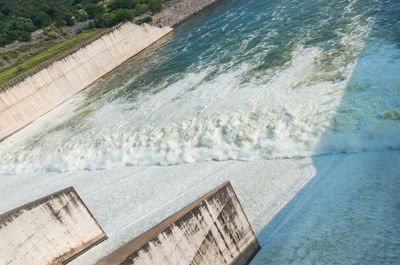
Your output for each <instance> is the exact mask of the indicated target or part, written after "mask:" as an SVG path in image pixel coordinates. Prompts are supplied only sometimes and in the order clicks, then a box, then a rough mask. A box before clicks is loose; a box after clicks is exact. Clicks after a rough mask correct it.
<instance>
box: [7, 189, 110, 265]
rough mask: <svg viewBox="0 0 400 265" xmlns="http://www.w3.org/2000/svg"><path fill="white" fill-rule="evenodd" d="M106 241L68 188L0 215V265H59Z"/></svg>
mask: <svg viewBox="0 0 400 265" xmlns="http://www.w3.org/2000/svg"><path fill="white" fill-rule="evenodd" d="M105 238H106V235H105V234H104V232H103V230H102V229H101V228H100V226H99V225H98V224H97V222H96V220H94V218H93V217H92V215H91V214H90V212H89V211H88V210H87V208H86V206H85V205H84V204H83V202H82V201H81V200H80V198H79V197H78V195H77V194H76V192H75V190H74V189H73V188H68V189H65V190H62V191H59V192H56V193H54V194H52V195H50V196H47V197H45V198H42V199H40V200H38V201H35V202H32V203H29V204H27V205H24V206H22V207H20V208H17V209H15V210H12V211H10V212H7V213H5V214H3V215H0V264H4V265H21V264H24V265H30V264H32V265H42V264H61V262H62V261H65V260H67V259H68V258H70V257H72V256H74V255H76V254H77V253H79V252H81V251H82V250H84V249H86V248H88V247H90V246H91V245H93V244H94V243H96V242H98V241H101V240H103V239H105Z"/></svg>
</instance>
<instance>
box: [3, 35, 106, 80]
mask: <svg viewBox="0 0 400 265" xmlns="http://www.w3.org/2000/svg"><path fill="white" fill-rule="evenodd" d="M102 30H104V29H97V28H93V29H88V30H84V31H82V32H81V33H79V34H77V35H76V36H74V37H72V38H71V39H69V40H66V41H63V42H59V43H54V44H53V45H50V46H49V48H47V49H46V50H44V51H41V52H39V53H38V54H35V55H33V56H29V57H28V58H24V60H23V62H21V63H20V64H18V65H15V66H11V67H8V68H4V69H2V70H1V71H0V86H1V85H3V84H4V83H6V82H8V81H10V80H12V79H14V78H16V77H17V76H19V75H21V74H23V73H24V72H26V71H28V70H30V69H32V68H34V67H36V66H38V65H40V64H41V63H43V62H45V61H47V60H50V59H52V58H54V57H55V56H57V55H59V54H60V53H62V52H64V51H66V50H68V49H71V48H73V47H75V46H76V45H78V44H80V43H81V42H83V41H85V40H88V39H90V38H92V37H94V36H96V35H97V34H99V33H100V32H101V31H102Z"/></svg>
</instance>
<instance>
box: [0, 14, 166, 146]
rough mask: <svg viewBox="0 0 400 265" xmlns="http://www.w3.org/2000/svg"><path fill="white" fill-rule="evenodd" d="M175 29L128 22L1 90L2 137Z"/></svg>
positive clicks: (13, 131) (0, 134)
mask: <svg viewBox="0 0 400 265" xmlns="http://www.w3.org/2000/svg"><path fill="white" fill-rule="evenodd" d="M171 31H172V28H169V27H163V28H159V27H154V26H150V25H147V24H143V25H141V26H138V25H135V24H133V23H130V22H128V23H125V24H122V25H120V26H119V27H117V28H116V29H114V30H113V31H111V32H109V33H108V34H105V35H103V36H101V37H100V38H98V39H97V40H95V41H93V42H91V43H89V44H88V45H86V46H85V47H83V48H81V49H79V50H77V51H76V52H74V53H72V54H70V55H68V56H66V57H65V58H63V59H61V60H59V61H55V62H53V63H52V64H50V66H48V67H46V68H44V69H42V70H41V71H39V72H38V73H36V74H34V75H32V76H29V77H27V78H26V79H25V80H23V81H22V82H19V83H17V84H16V85H14V86H12V87H9V88H7V89H6V90H5V91H1V92H0V140H2V139H4V138H6V137H7V136H9V135H11V134H13V133H15V132H16V131H18V130H20V129H22V128H23V127H25V126H26V125H28V124H30V123H31V122H33V121H34V120H36V119H37V118H39V117H41V116H42V115H43V114H45V113H47V112H49V111H50V110H52V109H54V108H55V107H56V106H58V105H60V104H61V103H63V102H65V101H66V100H67V99H69V98H70V97H72V96H73V95H75V94H76V93H78V92H80V91H81V90H83V89H84V88H86V87H87V86H88V85H90V84H92V83H93V82H94V81H96V80H97V79H99V78H100V77H102V76H103V75H105V74H106V73H108V72H109V71H111V70H112V69H114V68H115V67H117V66H118V65H120V64H121V63H123V62H124V61H126V60H127V59H129V58H130V57H132V56H133V55H135V54H137V53H139V52H140V51H142V50H143V49H145V48H147V47H148V46H149V45H151V44H152V43H154V42H155V41H157V40H158V39H160V38H161V37H163V36H165V35H166V34H168V33H169V32H171Z"/></svg>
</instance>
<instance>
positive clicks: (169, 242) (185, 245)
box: [97, 182, 260, 265]
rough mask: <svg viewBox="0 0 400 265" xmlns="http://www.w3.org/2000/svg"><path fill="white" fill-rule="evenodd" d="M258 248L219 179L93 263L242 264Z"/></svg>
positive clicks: (231, 194)
mask: <svg viewBox="0 0 400 265" xmlns="http://www.w3.org/2000/svg"><path fill="white" fill-rule="evenodd" d="M259 249H260V245H259V244H258V241H257V239H256V237H255V234H254V232H253V230H252V228H251V226H250V224H249V222H248V220H247V218H246V215H245V213H244V212H243V209H242V207H241V206H240V203H239V200H238V198H237V197H236V194H235V192H234V190H233V188H232V185H231V184H230V183H229V182H225V183H224V184H222V185H220V186H218V187H217V188H215V189H214V190H212V191H210V192H209V193H207V194H206V195H204V196H202V197H200V198H199V199H197V200H196V201H194V202H192V203H190V204H189V205H187V206H186V207H185V208H183V209H182V210H180V211H178V212H177V213H175V214H173V215H172V216H170V217H168V218H167V219H165V220H164V221H162V222H161V223H159V224H158V225H156V226H154V227H153V228H151V229H150V230H148V231H146V232H145V233H143V234H142V235H140V236H138V237H137V238H135V239H134V240H132V241H130V242H128V243H127V244H125V245H124V246H122V247H121V248H119V249H117V250H116V251H115V252H113V253H111V254H110V255H108V256H106V257H104V258H103V259H101V260H100V261H99V262H98V263H97V265H131V264H135V265H139V264H160V265H161V264H165V265H188V264H193V265H195V264H197V265H200V264H202V265H206V264H219V265H245V264H248V263H249V262H250V260H251V258H252V257H253V256H254V255H255V253H257V251H258V250H259Z"/></svg>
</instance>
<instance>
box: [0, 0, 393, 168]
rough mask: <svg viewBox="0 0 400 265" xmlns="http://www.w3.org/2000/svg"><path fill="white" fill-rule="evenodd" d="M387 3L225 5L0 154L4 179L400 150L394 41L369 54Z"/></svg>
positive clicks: (16, 138)
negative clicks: (378, 18) (30, 174)
mask: <svg viewBox="0 0 400 265" xmlns="http://www.w3.org/2000/svg"><path fill="white" fill-rule="evenodd" d="M380 2H381V1H378V0H370V1H364V0H363V1H356V0H353V1H325V0H324V1H322V0H321V1H313V3H304V2H303V1H277V0H276V1H264V2H262V3H260V1H244V0H243V1H222V2H221V3H219V4H217V5H214V6H212V7H211V8H209V9H207V12H203V13H201V14H199V15H197V16H196V17H194V18H192V19H190V20H188V21H187V22H186V23H184V24H182V25H181V26H180V27H179V28H178V29H177V30H176V31H175V33H174V35H173V36H172V37H169V39H166V40H164V42H161V43H159V44H158V45H155V46H154V47H152V48H150V49H148V50H147V51H146V52H144V53H142V54H140V55H139V56H137V57H135V58H133V59H131V60H130V61H128V62H127V63H125V64H124V65H122V66H121V67H120V68H118V69H116V70H115V71H113V72H112V73H110V74H109V75H107V76H106V77H104V78H103V79H101V80H99V81H98V82H97V83H96V84H94V85H93V86H92V87H91V88H89V89H88V90H86V91H85V92H84V93H82V94H80V95H78V96H77V97H75V98H74V99H73V100H71V101H70V102H68V103H66V104H64V105H63V106H61V107H60V108H59V109H57V110H55V111H54V112H52V113H50V114H49V115H47V116H46V117H44V118H42V119H41V120H39V121H37V122H36V123H34V124H33V125H32V126H31V127H30V128H27V129H26V130H23V131H22V132H21V133H19V134H16V135H14V136H13V137H10V138H9V139H7V140H6V141H4V142H3V143H1V144H0V148H1V153H0V158H1V159H0V170H1V172H3V173H4V174H16V173H20V172H23V173H28V172H41V171H57V172H62V171H73V170H82V169H86V170H95V169H103V168H113V167H118V166H121V165H171V164H181V163H191V162H196V161H207V160H230V159H237V160H254V159H259V158H265V159H270V158H287V157H296V156H310V155H314V154H326V153H332V152H356V151H360V150H375V149H379V148H385V149H387V148H389V149H392V148H399V147H400V137H399V134H398V132H399V129H400V125H399V123H400V122H399V119H400V105H399V104H400V89H399V85H398V84H399V83H400V80H399V78H400V73H399V69H400V67H399V66H400V56H399V52H398V42H397V43H396V42H393V41H392V42H391V43H386V42H385V41H382V39H381V38H379V36H378V37H376V38H373V39H374V41H367V45H365V43H366V40H369V39H370V37H369V33H370V31H371V27H372V26H373V25H374V22H375V18H376V15H377V13H378V12H379V9H380V6H381V3H380ZM388 19H393V18H388ZM377 31H378V32H379V28H378V30H377ZM360 54H361V56H360ZM371 63H373V64H374V69H379V67H382V68H384V69H380V71H374V72H373V73H371V72H370V71H371V67H370V65H371ZM375 65H376V67H375ZM363 66H364V67H363ZM382 71H384V72H385V73H386V72H387V73H389V75H386V74H385V75H382ZM360 106H362V107H360ZM322 136H324V141H323V144H320V143H321V138H322Z"/></svg>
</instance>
